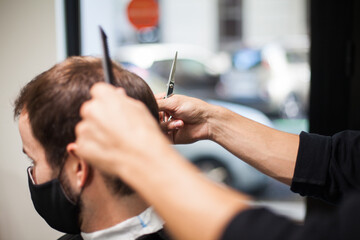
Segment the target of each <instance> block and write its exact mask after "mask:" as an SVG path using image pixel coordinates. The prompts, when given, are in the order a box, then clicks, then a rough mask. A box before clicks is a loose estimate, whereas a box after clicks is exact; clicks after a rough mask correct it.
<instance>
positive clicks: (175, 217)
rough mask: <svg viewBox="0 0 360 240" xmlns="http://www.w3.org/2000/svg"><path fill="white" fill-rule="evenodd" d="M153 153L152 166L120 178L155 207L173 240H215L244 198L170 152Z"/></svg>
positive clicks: (150, 159) (164, 150) (169, 149)
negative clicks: (174, 239)
mask: <svg viewBox="0 0 360 240" xmlns="http://www.w3.org/2000/svg"><path fill="white" fill-rule="evenodd" d="M155 151H156V150H155ZM153 153H155V155H152V156H151V157H150V158H148V159H146V161H150V162H151V164H150V162H149V164H143V165H142V166H141V167H140V166H137V167H136V170H135V171H132V170H131V169H129V171H128V173H127V174H125V175H124V176H122V177H125V179H124V180H126V181H127V182H128V183H130V185H131V186H132V187H133V188H134V189H135V190H136V191H137V192H138V193H139V194H140V195H141V196H142V197H143V198H144V199H145V200H146V201H147V202H148V203H149V204H151V205H152V206H154V208H155V210H156V211H157V212H158V213H159V215H160V216H161V217H162V218H163V219H164V220H165V222H166V226H167V228H168V229H169V230H170V232H171V233H172V234H173V235H174V236H175V238H176V239H210V240H211V239H218V238H219V237H220V235H221V234H222V232H223V230H224V228H225V226H226V224H227V223H228V222H229V221H230V220H231V218H232V217H233V216H234V215H235V214H236V213H237V212H239V211H240V210H241V209H245V208H247V205H246V201H245V200H247V197H246V196H245V195H242V194H239V193H237V192H235V191H233V190H230V189H228V188H225V187H223V186H219V185H217V184H215V183H213V182H212V181H210V180H208V179H207V178H205V177H204V176H203V175H202V174H201V173H200V172H199V171H198V170H197V169H196V168H195V167H194V166H193V165H192V164H190V163H189V162H188V161H187V160H184V159H183V158H182V156H180V155H179V154H178V153H176V152H175V151H174V150H173V149H172V148H170V147H168V146H164V147H162V152H161V154H160V153H159V154H160V155H156V154H157V153H156V152H153ZM153 153H150V154H153ZM134 169H135V168H134ZM144 183H146V184H144Z"/></svg>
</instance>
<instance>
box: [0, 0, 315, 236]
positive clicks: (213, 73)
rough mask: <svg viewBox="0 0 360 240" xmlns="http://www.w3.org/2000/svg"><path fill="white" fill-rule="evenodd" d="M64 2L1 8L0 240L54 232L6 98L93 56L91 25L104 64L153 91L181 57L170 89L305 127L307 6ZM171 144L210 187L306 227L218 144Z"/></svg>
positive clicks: (254, 0) (299, 203)
mask: <svg viewBox="0 0 360 240" xmlns="http://www.w3.org/2000/svg"><path fill="white" fill-rule="evenodd" d="M65 2H66V1H64V0H53V1H49V0H36V1H26V0H0V20H1V21H0V26H1V28H0V29H1V30H2V34H1V37H0V49H1V51H0V52H1V55H0V61H1V64H0V76H1V81H0V84H1V88H0V91H1V94H0V105H1V108H0V111H1V118H0V121H1V125H0V127H1V137H0V141H1V142H0V143H1V144H0V156H1V162H0V191H1V196H2V197H1V198H0V213H1V214H0V239H54V238H56V237H59V236H60V235H61V233H59V232H56V231H55V230H52V229H51V228H50V227H48V226H47V224H46V223H45V222H44V221H43V220H42V219H41V217H40V216H38V215H37V213H36V212H35V210H34V208H33V206H32V202H31V199H30V195H29V191H28V187H27V181H26V172H25V171H26V167H27V166H28V165H29V162H27V160H26V158H25V156H23V154H22V151H21V149H22V146H21V140H20V136H19V134H18V130H17V123H16V122H15V121H14V120H13V118H12V102H13V100H14V99H15V97H16V95H17V94H18V92H19V90H20V88H21V87H22V86H23V85H24V84H26V83H27V82H28V81H30V80H31V79H32V78H33V77H34V76H36V75H37V74H39V73H41V72H42V71H44V70H46V69H48V68H49V67H51V66H52V65H54V64H55V63H57V62H59V61H62V60H63V59H65V58H66V56H68V55H73V54H75V55H76V54H80V55H93V56H100V54H101V43H100V37H99V30H98V26H99V25H101V26H102V27H103V28H104V30H105V31H106V33H107V35H108V42H109V50H110V54H111V57H112V59H113V60H116V61H118V62H119V63H121V64H122V65H123V66H124V67H126V68H127V69H129V70H130V71H133V72H135V73H137V74H138V75H140V76H141V77H143V78H144V79H145V80H146V81H147V82H148V84H149V85H150V87H151V88H152V89H153V91H154V93H159V92H165V91H166V83H167V80H168V76H169V73H170V66H171V63H172V60H173V58H174V55H175V52H176V51H178V62H177V69H176V75H175V82H176V83H175V93H178V94H185V95H189V96H195V97H198V98H201V99H203V100H205V101H209V102H211V103H213V104H217V105H221V106H224V107H227V108H229V109H231V110H232V111H235V112H237V113H239V114H242V115H244V116H246V117H248V118H251V119H253V120H255V121H258V122H261V123H263V124H266V125H268V126H270V127H273V128H276V129H279V130H283V131H287V132H291V133H296V134H298V133H300V132H301V131H308V110H309V101H308V99H309V88H310V68H309V3H308V1H307V0H292V1H288V0H221V1H220V0H197V1H191V0H172V1H165V0H158V1H157V0H132V1H130V0H102V1H99V0H82V1H72V3H71V4H70V3H67V5H66V4H65ZM67 2H71V1H67ZM69 16H70V17H69ZM71 16H73V18H71ZM69 29H70V30H69ZM73 33H77V34H73ZM69 37H70V38H69ZM69 39H70V40H69ZM71 39H72V40H71ZM239 147H241V146H239ZM175 148H176V149H177V150H178V151H179V152H180V153H181V154H183V155H184V156H185V157H186V158H187V159H189V160H190V161H192V162H193V163H194V164H196V165H197V166H198V167H199V168H200V169H201V170H202V171H203V172H204V174H206V175H207V176H209V177H210V178H211V179H213V180H214V181H217V182H222V183H224V184H227V185H229V186H231V187H234V188H236V189H238V190H240V191H244V192H246V193H248V194H250V195H252V196H253V198H254V204H257V205H265V206H269V207H270V208H272V209H273V210H274V211H276V212H279V213H280V214H284V215H287V216H289V217H291V218H292V219H294V220H296V221H301V220H303V218H304V215H305V207H304V202H303V200H302V198H300V197H299V196H297V195H295V194H293V193H291V192H290V190H289V187H288V186H285V185H283V184H281V183H278V182H276V181H274V180H272V179H270V178H268V177H266V176H264V175H263V174H261V173H260V172H258V171H256V170H255V169H253V168H252V167H250V166H248V165H247V164H245V163H243V162H242V161H240V160H238V159H237V158H235V157H234V156H233V155H232V154H230V153H228V152H226V151H225V150H224V149H222V148H221V147H220V146H218V145H217V144H215V143H212V142H210V141H201V142H197V143H195V144H191V145H188V146H185V145H184V146H183V145H179V146H175Z"/></svg>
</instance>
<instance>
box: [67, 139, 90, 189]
mask: <svg viewBox="0 0 360 240" xmlns="http://www.w3.org/2000/svg"><path fill="white" fill-rule="evenodd" d="M75 148H76V144H75V143H69V144H68V145H67V146H66V151H67V153H68V155H69V156H68V160H67V162H68V166H67V168H68V170H69V171H70V172H71V173H72V176H74V177H75V179H74V180H75V182H76V187H79V188H83V187H84V186H85V184H86V182H87V180H88V178H89V177H90V176H89V174H90V172H89V171H90V166H89V164H88V163H87V162H86V161H85V160H84V159H82V158H80V157H79V156H78V155H76V153H75Z"/></svg>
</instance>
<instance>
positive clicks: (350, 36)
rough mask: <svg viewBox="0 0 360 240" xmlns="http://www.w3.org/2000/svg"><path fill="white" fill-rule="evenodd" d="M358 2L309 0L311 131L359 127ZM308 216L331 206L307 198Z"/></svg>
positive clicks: (328, 209)
mask: <svg viewBox="0 0 360 240" xmlns="http://www.w3.org/2000/svg"><path fill="white" fill-rule="evenodd" d="M359 12H360V4H359V1H357V0H327V1H321V0H311V1H310V18H311V23H310V28H311V30H310V39H311V50H310V66H311V90H310V110H309V126H310V132H312V133H319V134H323V135H333V134H334V133H336V132H339V131H342V130H345V129H353V130H357V129H360V62H359V57H360V54H359V47H358V46H359V45H360V28H359V27H360V24H359V23H360V22H359V20H360V18H359ZM307 202H308V211H307V217H310V216H312V215H314V214H317V213H320V212H321V214H326V213H329V212H331V211H332V210H333V206H329V205H327V204H325V203H323V202H321V201H318V200H314V199H311V198H308V200H307Z"/></svg>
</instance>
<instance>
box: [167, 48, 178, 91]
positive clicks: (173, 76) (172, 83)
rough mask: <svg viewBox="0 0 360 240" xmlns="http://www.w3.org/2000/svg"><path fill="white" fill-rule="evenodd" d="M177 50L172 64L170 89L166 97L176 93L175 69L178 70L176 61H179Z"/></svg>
mask: <svg viewBox="0 0 360 240" xmlns="http://www.w3.org/2000/svg"><path fill="white" fill-rule="evenodd" d="M177 54H178V53H177V51H176V53H175V58H174V60H173V62H172V65H171V70H170V75H169V81H168V89H167V93H166V97H170V96H171V95H172V94H173V93H174V86H175V71H176V62H177Z"/></svg>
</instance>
